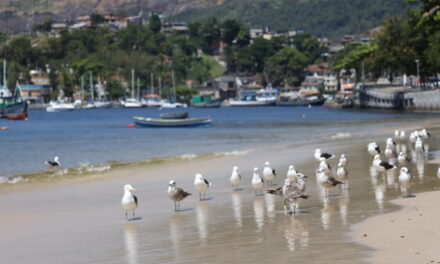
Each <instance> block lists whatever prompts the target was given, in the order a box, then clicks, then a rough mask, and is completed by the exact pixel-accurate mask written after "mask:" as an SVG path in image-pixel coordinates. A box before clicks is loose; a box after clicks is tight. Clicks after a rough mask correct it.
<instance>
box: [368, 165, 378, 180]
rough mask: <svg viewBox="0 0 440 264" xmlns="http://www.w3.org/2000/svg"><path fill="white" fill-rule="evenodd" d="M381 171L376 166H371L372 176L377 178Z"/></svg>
mask: <svg viewBox="0 0 440 264" xmlns="http://www.w3.org/2000/svg"><path fill="white" fill-rule="evenodd" d="M378 175H379V173H378V172H377V169H376V168H375V167H374V166H370V176H371V177H374V178H377V176H378Z"/></svg>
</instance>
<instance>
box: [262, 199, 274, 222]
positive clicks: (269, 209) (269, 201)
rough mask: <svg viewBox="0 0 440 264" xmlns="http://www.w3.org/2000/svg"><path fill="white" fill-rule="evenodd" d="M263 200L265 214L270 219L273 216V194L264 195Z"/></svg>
mask: <svg viewBox="0 0 440 264" xmlns="http://www.w3.org/2000/svg"><path fill="white" fill-rule="evenodd" d="M264 200H265V201H266V209H267V216H268V217H269V218H271V219H272V218H274V216H275V195H265V196H264Z"/></svg>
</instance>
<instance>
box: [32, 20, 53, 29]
mask: <svg viewBox="0 0 440 264" xmlns="http://www.w3.org/2000/svg"><path fill="white" fill-rule="evenodd" d="M52 24H53V19H52V18H47V19H46V20H44V22H43V23H42V24H39V25H36V26H35V27H34V30H35V31H40V32H50V31H51V30H52Z"/></svg>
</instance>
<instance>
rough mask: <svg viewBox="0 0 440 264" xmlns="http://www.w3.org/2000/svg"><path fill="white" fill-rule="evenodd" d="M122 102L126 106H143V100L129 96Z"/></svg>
mask: <svg viewBox="0 0 440 264" xmlns="http://www.w3.org/2000/svg"><path fill="white" fill-rule="evenodd" d="M121 104H122V106H123V107H126V108H135V107H142V102H141V101H140V100H138V99H137V98H127V99H126V100H125V101H122V102H121Z"/></svg>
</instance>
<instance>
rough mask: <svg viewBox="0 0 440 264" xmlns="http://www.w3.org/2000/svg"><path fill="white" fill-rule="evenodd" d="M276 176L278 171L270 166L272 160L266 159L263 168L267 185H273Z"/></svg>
mask: <svg viewBox="0 0 440 264" xmlns="http://www.w3.org/2000/svg"><path fill="white" fill-rule="evenodd" d="M276 176H277V173H276V171H275V170H274V169H272V168H271V167H270V162H269V161H266V163H264V169H263V178H264V180H265V181H266V185H268V186H272V182H273V181H274V180H275V177H276Z"/></svg>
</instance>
